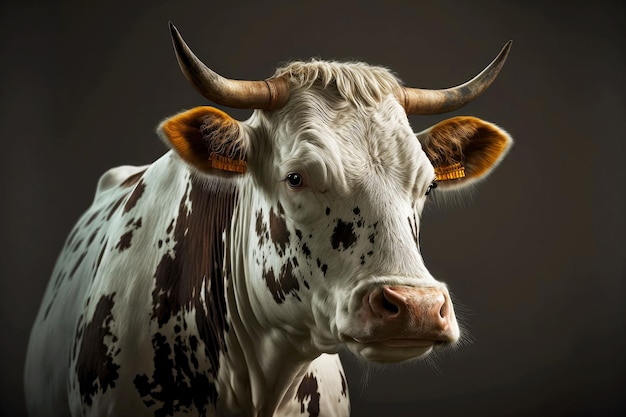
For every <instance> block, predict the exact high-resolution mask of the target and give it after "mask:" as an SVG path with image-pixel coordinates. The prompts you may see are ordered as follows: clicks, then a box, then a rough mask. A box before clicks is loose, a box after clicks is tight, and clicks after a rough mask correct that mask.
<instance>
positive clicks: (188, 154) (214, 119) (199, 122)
mask: <svg viewBox="0 0 626 417" xmlns="http://www.w3.org/2000/svg"><path fill="white" fill-rule="evenodd" d="M159 129H160V130H161V131H162V133H163V134H164V136H165V137H166V138H167V140H168V141H169V143H170V144H171V146H172V148H173V149H174V150H175V151H176V152H177V153H178V154H179V155H180V156H181V158H183V159H184V160H185V161H187V162H188V163H190V164H191V165H193V166H195V167H196V168H197V169H199V170H200V171H202V172H205V173H214V172H215V171H216V170H217V171H228V172H236V173H244V172H245V171H246V162H245V152H244V149H243V144H242V143H241V142H242V135H241V132H240V128H239V123H238V122H237V121H236V120H235V119H233V118H231V117H230V116H229V115H228V114H226V113H224V112H223V111H221V110H218V109H216V108H214V107H208V106H205V107H196V108H194V109H191V110H188V111H185V112H182V113H180V114H177V115H175V116H173V117H171V118H169V119H167V120H166V121H164V122H163V123H162V124H161V126H160V128H159Z"/></svg>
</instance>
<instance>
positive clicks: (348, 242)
mask: <svg viewBox="0 0 626 417" xmlns="http://www.w3.org/2000/svg"><path fill="white" fill-rule="evenodd" d="M355 242H356V235H355V234H354V223H352V222H349V223H344V222H343V221H342V220H341V219H339V220H337V226H335V230H333V235H332V236H331V244H332V245H333V249H336V250H346V249H348V248H349V247H351V246H352V245H354V244H355Z"/></svg>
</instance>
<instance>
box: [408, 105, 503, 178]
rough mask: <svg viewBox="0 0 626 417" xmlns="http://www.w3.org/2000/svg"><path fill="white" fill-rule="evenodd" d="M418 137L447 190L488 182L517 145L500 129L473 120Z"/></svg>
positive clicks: (439, 127)
mask: <svg viewBox="0 0 626 417" xmlns="http://www.w3.org/2000/svg"><path fill="white" fill-rule="evenodd" d="M417 137H418V139H419V141H420V142H421V144H422V148H423V149H424V152H426V156H428V159H430V161H431V162H432V164H433V166H434V167H435V174H436V175H437V184H438V185H440V186H442V187H443V188H444V189H445V188H456V187H461V186H464V185H467V184H470V183H472V182H474V181H476V180H479V179H481V178H484V177H485V176H486V175H487V174H488V173H489V172H490V171H491V170H492V169H493V168H494V167H495V166H496V165H497V164H498V163H499V162H500V160H501V159H502V157H504V155H505V154H506V152H507V150H508V149H509V147H510V146H511V144H512V143H513V141H512V139H511V137H510V136H509V134H508V133H506V132H505V131H504V130H502V129H500V128H499V127H498V126H496V125H494V124H492V123H489V122H485V121H484V120H481V119H478V118H476V117H469V116H460V117H453V118H451V119H447V120H444V121H443V122H440V123H437V124H436V125H434V126H432V127H431V128H429V129H427V130H425V131H423V132H421V133H418V134H417Z"/></svg>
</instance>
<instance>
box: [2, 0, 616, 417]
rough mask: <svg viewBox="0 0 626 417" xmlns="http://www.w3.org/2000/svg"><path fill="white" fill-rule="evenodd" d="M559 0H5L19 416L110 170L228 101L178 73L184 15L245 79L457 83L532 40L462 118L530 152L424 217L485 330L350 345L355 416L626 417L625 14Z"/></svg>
mask: <svg viewBox="0 0 626 417" xmlns="http://www.w3.org/2000/svg"><path fill="white" fill-rule="evenodd" d="M96 3H97V4H96ZM174 3H175V4H176V5H173V4H174ZM433 3H434V2H433ZM543 3H545V4H544V5H541V3H540V2H529V1H509V2H501V1H493V2H487V1H472V2H468V1H458V2H452V1H438V2H436V5H434V4H429V3H426V2H422V1H416V0H406V1H388V2H384V5H382V4H383V2H373V1H371V2H369V3H368V2H357V1H344V2H341V1H339V0H335V1H311V2H306V5H300V6H299V5H297V4H299V3H297V2H294V1H284V2H279V1H256V2H250V4H246V5H244V4H243V3H239V2H234V1H233V2H226V1H223V2H208V1H204V2H203V1H199V0H196V1H192V0H189V1H178V2H165V1H154V0H152V1H135V2H132V1H121V0H113V1H102V2H78V1H66V2H62V3H61V4H54V3H45V4H47V5H46V6H42V5H39V4H36V3H29V2H28V1H8V2H7V1H4V2H3V3H2V6H1V9H0V10H1V16H0V17H1V21H0V23H1V24H0V31H1V37H0V42H1V43H2V56H1V58H0V60H1V62H2V64H1V65H0V68H1V71H2V78H1V81H2V87H1V90H0V99H1V100H2V103H1V105H0V108H1V111H2V113H1V116H2V117H1V127H2V132H1V133H2V136H1V137H2V152H1V153H0V155H1V156H0V158H1V160H0V167H1V169H2V178H3V180H2V181H1V185H0V186H1V187H2V188H1V191H0V193H1V195H2V196H3V197H2V204H1V207H2V212H1V216H2V239H1V243H0V244H1V245H2V246H1V248H0V253H2V262H0V271H1V279H0V328H1V329H2V330H1V333H2V336H0V337H1V343H0V414H2V415H7V416H8V415H11V416H19V415H21V414H22V413H23V412H24V411H23V410H24V408H23V401H24V400H23V394H22V367H23V360H24V352H25V347H26V342H27V337H28V333H29V328H30V325H31V323H32V320H33V319H34V316H35V314H36V311H37V309H38V305H39V302H40V300H41V297H42V294H43V290H44V286H45V285H46V282H47V280H48V276H49V273H50V271H51V269H52V266H53V263H54V260H55V258H56V256H57V254H58V251H59V250H60V248H61V246H62V244H63V241H64V239H65V237H66V235H67V233H68V231H69V229H70V227H71V226H72V224H73V222H74V221H75V220H76V218H77V217H78V215H79V214H80V213H81V212H82V211H83V210H84V209H85V208H86V207H87V205H88V204H89V202H90V200H91V198H92V195H93V192H94V189H95V188H94V187H95V183H96V181H97V179H98V177H99V176H100V174H101V173H102V172H103V171H105V170H106V169H107V168H109V167H111V166H115V165H119V164H126V163H131V164H143V163H148V162H151V161H153V160H154V159H156V158H157V157H158V156H159V155H161V154H162V153H163V152H164V151H165V147H164V146H163V145H162V144H161V143H160V142H159V140H158V139H157V138H156V136H155V135H154V134H153V131H154V128H155V126H156V124H157V123H158V121H159V120H160V119H162V118H164V117H165V116H167V115H170V114H172V113H175V112H177V111H179V110H180V109H183V108H190V107H193V106H196V105H201V104H206V101H205V100H204V99H203V98H202V97H200V96H199V95H197V94H196V93H195V92H194V91H193V89H192V88H191V87H189V86H188V84H187V83H186V82H185V80H184V78H183V76H182V75H181V74H180V72H179V70H178V67H177V65H176V62H175V59H174V55H173V52H172V48H171V46H170V45H171V44H170V40H169V33H168V30H167V21H168V20H172V21H174V22H175V23H176V25H177V26H178V28H179V29H180V30H181V32H182V34H183V35H184V36H185V38H186V39H187V41H188V42H189V44H190V45H191V46H192V48H193V49H194V50H195V51H196V52H197V53H198V55H199V56H200V57H201V58H202V59H203V60H204V61H205V62H207V63H208V64H209V65H211V66H212V67H213V68H214V69H215V70H216V71H218V72H220V73H222V74H224V75H228V76H230V77H234V78H257V79H260V78H264V77H267V76H269V75H270V74H271V73H272V72H273V70H274V68H275V66H276V65H277V64H279V63H281V62H284V61H286V60H290V59H297V58H300V59H302V58H309V57H311V56H319V57H322V58H325V59H332V58H335V59H347V58H353V59H358V60H364V61H367V62H370V63H373V64H381V65H385V66H388V67H390V68H392V69H393V70H394V71H396V72H397V73H398V74H399V75H400V77H401V78H402V79H403V80H404V81H405V82H406V83H407V84H409V85H412V86H421V87H430V88H439V87H448V86H450V85H454V84H456V83H459V82H462V81H465V80H466V79H467V78H469V77H470V76H472V75H474V74H475V73H477V72H478V71H479V70H481V69H482V68H483V66H484V65H486V64H487V63H488V62H489V61H490V60H491V59H492V58H493V57H494V56H495V54H496V53H497V51H498V50H499V49H500V47H501V46H502V45H503V44H504V42H506V41H507V40H508V39H513V40H514V44H513V49H512V52H511V55H510V58H509V61H508V62H507V64H506V66H505V67H504V70H503V72H502V74H501V75H500V77H499V78H498V80H496V82H495V84H494V85H493V86H492V87H491V88H490V90H488V92H487V93H486V94H484V95H483V96H482V97H481V98H480V99H478V100H477V101H476V102H474V103H472V104H470V105H468V106H467V107H465V108H464V109H462V110H460V111H457V112H455V114H472V115H476V116H479V117H483V118H485V119H487V120H491V121H494V122H496V123H497V124H499V125H501V126H502V127H504V128H505V129H507V130H508V131H509V132H510V133H511V134H512V135H513V136H514V137H515V140H516V144H515V146H514V148H513V149H512V152H511V153H510V155H509V157H508V158H507V159H506V160H505V161H504V163H503V164H502V165H501V166H500V168H499V169H498V170H497V171H496V173H495V174H494V175H493V176H492V177H491V178H490V179H489V180H488V181H487V182H486V183H484V184H482V185H481V186H480V187H479V188H477V189H476V191H475V192H474V193H472V194H471V195H470V196H468V198H467V199H466V200H465V203H464V204H463V205H462V206H458V205H452V206H451V205H442V204H439V205H430V206H429V207H428V208H427V210H426V213H425V215H424V226H423V230H422V246H423V248H424V256H425V259H426V263H427V265H428V266H429V268H430V269H431V271H432V272H433V274H434V275H435V276H437V277H439V278H440V279H442V280H444V281H446V282H448V283H449V284H450V286H451V288H452V290H453V292H454V295H455V296H456V298H457V299H458V300H459V301H460V302H461V303H462V304H463V305H464V306H465V308H464V309H463V310H464V311H465V314H464V317H465V321H466V322H467V323H469V328H470V331H471V334H472V336H473V339H474V343H473V344H471V345H469V346H465V347H463V348H462V349H460V350H459V351H458V352H456V353H454V354H452V355H448V356H449V357H446V358H444V359H443V360H440V361H438V370H436V369H433V368H432V367H430V366H426V365H424V364H418V365H410V366H407V365H402V366H395V367H393V368H391V369H388V370H380V369H378V368H373V367H368V366H365V367H364V366H362V365H359V364H357V363H356V362H355V361H354V360H353V359H350V358H348V359H347V360H346V367H347V371H348V378H349V383H350V387H351V394H352V399H353V415H355V416H378V415H389V416H391V415H394V416H396V415H397V416H414V415H439V416H461V415H462V416H503V415H507V416H527V415H534V416H540V415H551V416H555V415H581V416H587V415H623V414H624V413H626V400H625V399H624V394H625V389H624V388H625V386H626V366H625V359H624V358H625V357H626V355H625V354H626V346H625V345H626V343H625V337H624V331H625V330H626V326H625V324H626V323H625V321H626V307H625V303H624V298H625V295H626V287H625V282H626V277H625V275H626V262H625V260H624V259H625V254H626V250H625V246H626V245H625V244H624V237H625V232H626V227H625V225H626V223H625V220H624V217H625V215H626V204H625V196H626V192H625V190H626V184H625V180H626V170H625V169H624V168H623V166H624V151H625V146H624V140H625V136H626V135H625V134H624V118H625V116H626V112H625V110H626V109H625V102H624V100H625V99H624V97H625V96H626V94H625V93H626V91H625V88H624V87H625V86H624V84H625V78H624V74H625V65H624V64H625V61H626V59H625V51H626V49H625V48H624V45H623V42H624V27H626V19H625V18H624V7H623V6H621V5H620V2H619V1H615V2H608V1H605V2H602V1H594V2H585V3H582V2H543ZM557 3H560V4H561V5H557ZM87 4H89V5H87ZM92 4H93V5H92ZM303 4H304V3H303ZM231 114H233V115H235V116H237V117H239V118H244V117H247V115H248V114H249V113H247V112H243V111H232V112H231ZM443 117H447V115H446V116H437V117H421V118H420V117H412V119H411V121H412V123H413V124H414V127H415V130H421V129H422V128H424V127H426V126H428V125H430V124H432V123H434V122H436V121H439V120H441V119H442V118H443ZM363 369H365V371H363ZM363 373H369V375H370V377H369V383H368V384H367V386H365V387H361V386H360V385H359V382H360V380H361V375H362V374H363ZM383 412H384V414H383Z"/></svg>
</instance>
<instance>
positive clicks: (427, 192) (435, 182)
mask: <svg viewBox="0 0 626 417" xmlns="http://www.w3.org/2000/svg"><path fill="white" fill-rule="evenodd" d="M435 188H437V181H436V180H433V182H432V183H431V184H430V185H429V186H428V189H427V190H426V195H428V194H430V192H431V191H432V190H434V189H435Z"/></svg>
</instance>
